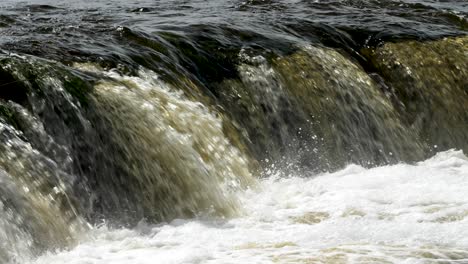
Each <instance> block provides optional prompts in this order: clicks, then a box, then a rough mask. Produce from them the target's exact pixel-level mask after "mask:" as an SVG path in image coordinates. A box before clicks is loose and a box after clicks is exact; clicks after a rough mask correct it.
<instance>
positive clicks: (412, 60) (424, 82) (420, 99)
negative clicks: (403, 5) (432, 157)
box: [363, 36, 468, 152]
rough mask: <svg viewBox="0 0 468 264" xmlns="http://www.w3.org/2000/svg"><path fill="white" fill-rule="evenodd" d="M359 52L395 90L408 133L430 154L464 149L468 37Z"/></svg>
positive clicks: (466, 139)
mask: <svg viewBox="0 0 468 264" xmlns="http://www.w3.org/2000/svg"><path fill="white" fill-rule="evenodd" d="M363 53H364V54H366V56H367V57H368V58H369V60H370V62H371V63H372V64H373V66H374V67H375V68H376V69H377V71H378V72H379V74H380V75H381V76H382V77H383V78H384V79H385V81H386V82H387V84H389V85H390V86H391V87H392V88H394V89H395V91H396V95H397V97H398V99H399V100H400V102H401V103H402V104H403V107H399V106H398V107H397V109H398V110H399V112H400V114H401V116H402V117H404V120H405V122H406V123H408V125H409V126H410V128H411V129H413V130H414V131H417V133H418V134H419V136H420V138H421V139H422V140H424V142H425V143H426V144H428V145H429V146H431V147H432V146H436V147H435V148H434V150H435V151H442V150H445V149H449V148H458V149H463V150H464V151H465V152H467V151H468V133H467V131H468V37H467V36H464V37H456V38H446V39H442V40H438V41H429V42H417V41H408V42H400V43H386V44H385V45H383V46H381V47H378V48H376V49H372V50H371V49H369V50H364V51H363Z"/></svg>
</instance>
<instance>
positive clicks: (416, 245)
mask: <svg viewBox="0 0 468 264" xmlns="http://www.w3.org/2000/svg"><path fill="white" fill-rule="evenodd" d="M268 173H269V174H270V175H269V176H270V177H268V178H265V179H262V180H260V182H259V185H258V187H256V188H252V189H249V190H247V191H240V192H239V194H238V195H239V197H240V200H241V204H242V211H243V212H242V214H241V215H240V216H238V217H234V218H229V219H223V218H204V217H200V218H196V219H185V220H182V219H176V220H173V221H171V222H169V223H161V224H157V225H151V224H146V223H144V222H141V223H140V224H139V225H138V226H137V227H136V228H134V229H111V228H108V227H106V224H105V223H103V224H102V225H101V226H99V227H95V228H93V229H92V230H90V231H89V233H88V234H87V235H86V238H84V239H83V240H82V241H81V242H80V244H79V245H78V246H77V247H76V248H74V249H72V250H70V251H63V252H51V253H47V254H46V255H44V256H42V257H40V258H39V259H37V260H34V261H31V262H30V263H35V264H51V263H57V264H58V263H74V264H85V263H86V264H90V263H93V264H104V263H115V264H117V263H139V264H145V263H468V250H467V249H468V229H467V228H465V227H466V226H467V224H468V197H467V195H466V194H467V193H468V158H467V157H466V156H465V155H464V154H463V153H462V151H455V150H449V151H446V152H441V153H438V154H437V155H435V156H434V157H432V158H430V159H428V160H426V161H423V162H419V163H417V164H415V165H408V164H397V165H391V166H382V167H377V168H371V169H365V168H363V167H361V166H358V165H349V166H347V167H346V168H344V169H343V170H340V171H338V172H334V173H323V174H317V175H313V176H310V175H308V177H302V176H304V175H281V172H278V171H275V170H274V169H272V170H271V171H270V172H268Z"/></svg>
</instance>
